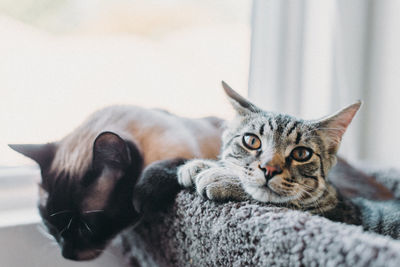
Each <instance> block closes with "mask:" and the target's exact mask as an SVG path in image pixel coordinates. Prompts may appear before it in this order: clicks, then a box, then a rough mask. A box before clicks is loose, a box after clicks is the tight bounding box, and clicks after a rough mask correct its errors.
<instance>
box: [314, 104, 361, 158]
mask: <svg viewBox="0 0 400 267" xmlns="http://www.w3.org/2000/svg"><path fill="white" fill-rule="evenodd" d="M360 107H361V101H357V102H356V103H354V104H352V105H350V106H347V107H345V108H344V109H342V110H340V111H338V112H336V113H335V114H333V115H331V116H328V117H326V118H323V119H321V120H319V121H318V122H317V127H318V129H320V130H321V131H322V132H323V133H325V136H326V138H327V143H328V150H329V153H331V154H335V153H336V152H337V150H338V149H339V145H340V142H341V141H342V137H343V134H344V133H345V132H346V130H347V127H348V126H349V124H350V123H351V121H352V120H353V118H354V116H355V115H356V113H357V111H358V110H359V109H360Z"/></svg>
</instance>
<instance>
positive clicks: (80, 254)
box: [62, 249, 103, 261]
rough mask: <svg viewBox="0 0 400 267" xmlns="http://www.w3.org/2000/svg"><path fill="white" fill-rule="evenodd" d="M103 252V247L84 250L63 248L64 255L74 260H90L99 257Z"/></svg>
mask: <svg viewBox="0 0 400 267" xmlns="http://www.w3.org/2000/svg"><path fill="white" fill-rule="evenodd" d="M102 252H103V250H102V249H88V250H82V251H74V252H67V253H65V251H64V250H63V253H62V255H63V257H64V258H66V259H68V260H73V261H89V260H93V259H95V258H97V257H98V256H100V254H101V253H102Z"/></svg>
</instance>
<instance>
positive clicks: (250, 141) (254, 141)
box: [242, 133, 261, 150]
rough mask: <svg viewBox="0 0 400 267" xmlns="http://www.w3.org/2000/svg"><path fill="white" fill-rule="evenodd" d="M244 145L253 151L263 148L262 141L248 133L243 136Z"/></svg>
mask: <svg viewBox="0 0 400 267" xmlns="http://www.w3.org/2000/svg"><path fill="white" fill-rule="evenodd" d="M242 142H243V145H244V146H245V147H247V148H248V149H251V150H256V149H259V148H260V147H261V140H260V138H258V136H257V135H255V134H251V133H246V134H244V135H243V140H242Z"/></svg>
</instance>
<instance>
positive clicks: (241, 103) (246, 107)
mask: <svg viewBox="0 0 400 267" xmlns="http://www.w3.org/2000/svg"><path fill="white" fill-rule="evenodd" d="M222 87H223V88H224V91H225V93H226V95H227V96H228V97H229V101H230V102H231V104H232V106H233V108H234V109H235V110H236V112H237V113H238V114H239V115H242V116H244V115H247V114H250V113H254V112H260V111H261V109H259V108H258V107H257V106H256V105H254V104H253V103H251V102H250V101H249V100H247V99H246V98H244V97H243V96H241V95H239V94H238V93H237V92H236V91H235V90H233V89H232V88H231V87H230V86H229V85H228V84H227V83H226V82H224V81H222Z"/></svg>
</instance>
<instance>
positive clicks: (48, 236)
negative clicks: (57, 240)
mask: <svg viewBox="0 0 400 267" xmlns="http://www.w3.org/2000/svg"><path fill="white" fill-rule="evenodd" d="M37 230H38V231H39V233H41V234H42V235H43V236H44V237H46V238H47V239H49V240H52V241H54V237H53V236H52V235H51V234H49V233H48V232H47V231H46V229H44V226H43V225H42V224H39V225H38V226H37Z"/></svg>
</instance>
